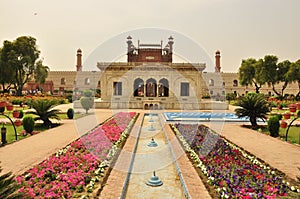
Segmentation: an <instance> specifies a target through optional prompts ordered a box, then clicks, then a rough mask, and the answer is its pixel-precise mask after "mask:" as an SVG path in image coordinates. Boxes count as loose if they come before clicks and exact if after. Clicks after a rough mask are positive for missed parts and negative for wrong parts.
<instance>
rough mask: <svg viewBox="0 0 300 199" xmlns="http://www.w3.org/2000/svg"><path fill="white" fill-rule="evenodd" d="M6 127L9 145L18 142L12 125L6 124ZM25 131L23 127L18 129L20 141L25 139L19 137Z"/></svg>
mask: <svg viewBox="0 0 300 199" xmlns="http://www.w3.org/2000/svg"><path fill="white" fill-rule="evenodd" d="M5 127H6V140H7V143H8V144H9V143H12V142H14V141H15V140H16V137H15V130H14V127H13V126H12V125H11V124H6V125H5ZM1 128H2V125H1ZM23 130H24V129H23V126H18V127H16V131H17V135H18V136H17V137H18V140H22V139H24V138H25V136H20V135H19V134H20V133H21V132H22V131H23Z"/></svg>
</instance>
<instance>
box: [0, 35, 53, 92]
mask: <svg viewBox="0 0 300 199" xmlns="http://www.w3.org/2000/svg"><path fill="white" fill-rule="evenodd" d="M0 52H1V53H0V54H1V57H0V71H1V79H0V83H1V84H2V86H3V88H4V89H9V88H10V86H11V85H14V88H15V89H16V92H17V95H21V94H22V89H23V86H24V84H26V83H27V82H28V81H29V80H31V79H33V78H34V74H37V75H35V77H39V78H37V80H36V81H37V82H41V83H43V82H45V79H46V77H47V73H48V72H47V71H48V69H47V68H48V67H45V66H43V65H42V61H41V60H39V55H40V51H39V50H38V47H37V45H36V39H35V38H33V37H30V36H21V37H18V38H17V39H16V40H14V41H8V40H5V41H4V42H3V47H2V48H1V51H0ZM5 85H7V86H6V87H5Z"/></svg>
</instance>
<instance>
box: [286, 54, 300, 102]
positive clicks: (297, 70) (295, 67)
mask: <svg viewBox="0 0 300 199" xmlns="http://www.w3.org/2000/svg"><path fill="white" fill-rule="evenodd" d="M286 76H287V78H288V79H289V80H290V81H291V82H297V83H298V93H297V95H296V99H299V97H300V59H299V60H298V61H296V62H294V63H291V65H290V68H289V70H288V72H287V73H286Z"/></svg>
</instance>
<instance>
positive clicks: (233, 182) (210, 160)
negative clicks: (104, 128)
mask: <svg viewBox="0 0 300 199" xmlns="http://www.w3.org/2000/svg"><path fill="white" fill-rule="evenodd" d="M173 129H174V131H175V133H176V134H177V136H178V138H179V139H180V140H181V141H182V142H183V146H184V147H185V149H186V151H187V152H189V153H190V156H191V158H192V159H193V160H194V161H195V162H196V163H197V164H198V165H197V167H199V168H200V169H201V170H202V172H203V173H204V175H206V176H207V178H208V181H207V182H208V183H209V184H210V185H212V186H214V187H215V188H216V190H217V192H218V193H219V194H220V197H221V198H270V199H271V198H276V197H278V196H286V195H287V192H288V190H289V187H288V183H285V181H284V180H283V178H282V176H280V175H278V174H276V172H275V171H274V170H272V169H271V168H270V167H269V166H267V165H265V164H264V163H262V162H261V161H259V160H257V159H256V158H255V157H254V156H253V155H249V154H248V153H246V152H245V151H243V150H242V149H240V148H239V147H237V146H236V145H234V144H232V143H230V142H228V141H227V140H226V139H224V138H222V137H220V136H219V135H218V134H216V133H214V132H213V131H211V130H210V129H209V128H207V127H205V126H203V125H199V126H198V125H191V124H176V125H175V126H173ZM291 190H293V191H295V187H291Z"/></svg>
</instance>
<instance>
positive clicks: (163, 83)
mask: <svg viewBox="0 0 300 199" xmlns="http://www.w3.org/2000/svg"><path fill="white" fill-rule="evenodd" d="M168 96H169V81H168V80H167V79H165V78H163V79H161V80H159V83H158V97H168Z"/></svg>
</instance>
